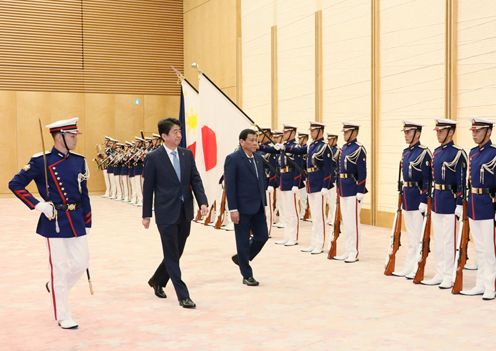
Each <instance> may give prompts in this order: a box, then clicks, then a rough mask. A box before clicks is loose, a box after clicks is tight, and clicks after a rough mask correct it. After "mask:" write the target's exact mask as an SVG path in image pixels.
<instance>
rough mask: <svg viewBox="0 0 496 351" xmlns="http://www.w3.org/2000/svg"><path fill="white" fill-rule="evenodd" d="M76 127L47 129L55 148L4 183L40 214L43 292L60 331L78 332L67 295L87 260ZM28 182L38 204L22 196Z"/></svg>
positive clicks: (87, 209)
mask: <svg viewBox="0 0 496 351" xmlns="http://www.w3.org/2000/svg"><path fill="white" fill-rule="evenodd" d="M77 121H78V118H72V119H68V120H61V121H57V122H55V123H52V124H49V125H47V128H49V129H50V133H51V134H52V136H53V140H54V147H53V148H52V150H51V151H46V152H40V153H38V154H35V155H33V156H32V157H31V160H30V161H29V163H28V164H26V166H24V167H23V169H22V170H21V171H20V172H19V173H17V174H16V175H15V176H14V178H12V180H11V181H10V182H9V189H10V190H11V191H12V192H13V193H14V194H15V195H16V196H17V197H18V198H19V199H20V200H21V201H22V202H23V203H24V204H25V205H26V206H28V207H29V209H31V210H33V209H35V210H37V211H39V212H40V213H41V215H40V219H39V221H38V227H37V229H36V232H37V233H38V234H40V235H41V236H43V237H45V238H46V241H47V245H48V255H49V262H50V270H51V271H50V281H49V283H47V285H46V287H47V289H48V290H49V291H50V292H51V294H52V301H53V308H54V313H55V320H57V321H58V324H59V326H60V327H61V328H63V329H73V328H77V327H78V324H77V323H76V322H75V321H74V320H73V319H72V317H71V312H70V309H69V305H68V297H69V290H70V289H71V288H72V287H73V286H74V284H76V282H77V281H78V280H79V278H80V277H81V275H83V273H84V272H85V270H86V269H87V267H88V257H89V255H88V243H87V241H86V234H88V232H89V230H90V229H89V228H90V227H91V206H90V199H89V197H88V188H87V185H86V183H87V180H88V176H89V171H88V166H87V164H86V161H85V159H84V157H83V156H81V155H78V154H76V153H74V152H72V151H71V150H73V149H74V148H75V147H76V144H77V135H78V134H79V131H78V129H77ZM44 153H45V154H46V164H45V162H44V158H43V154H44ZM45 172H46V173H45ZM45 176H46V177H47V178H48V184H47V183H46V181H45V179H46V178H45ZM31 181H34V182H35V183H36V186H37V188H38V191H39V193H40V197H41V199H37V198H35V197H34V196H33V195H32V194H31V193H30V192H29V191H28V190H26V187H27V186H28V184H29V183H31Z"/></svg>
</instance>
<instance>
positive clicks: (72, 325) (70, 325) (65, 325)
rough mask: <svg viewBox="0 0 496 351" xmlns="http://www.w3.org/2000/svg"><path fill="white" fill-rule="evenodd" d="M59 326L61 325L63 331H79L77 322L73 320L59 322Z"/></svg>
mask: <svg viewBox="0 0 496 351" xmlns="http://www.w3.org/2000/svg"><path fill="white" fill-rule="evenodd" d="M58 324H59V327H61V328H62V329H77V328H78V324H77V322H76V321H75V320H74V319H72V318H68V319H63V320H59V321H58Z"/></svg>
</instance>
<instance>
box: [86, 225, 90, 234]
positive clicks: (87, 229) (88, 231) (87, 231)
mask: <svg viewBox="0 0 496 351" xmlns="http://www.w3.org/2000/svg"><path fill="white" fill-rule="evenodd" d="M90 231H91V228H88V227H86V235H88V234H89V233H90Z"/></svg>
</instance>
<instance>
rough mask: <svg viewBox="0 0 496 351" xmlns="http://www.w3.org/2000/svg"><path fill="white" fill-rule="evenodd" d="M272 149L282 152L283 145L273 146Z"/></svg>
mask: <svg viewBox="0 0 496 351" xmlns="http://www.w3.org/2000/svg"><path fill="white" fill-rule="evenodd" d="M274 149H276V150H277V151H279V150H283V149H284V145H283V144H275V145H274Z"/></svg>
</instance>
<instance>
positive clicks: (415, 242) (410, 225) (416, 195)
mask: <svg viewBox="0 0 496 351" xmlns="http://www.w3.org/2000/svg"><path fill="white" fill-rule="evenodd" d="M422 127H423V126H422V125H421V124H419V123H417V122H413V121H403V130H402V131H403V133H404V136H405V143H406V144H407V145H408V147H407V148H406V149H404V150H403V153H402V155H401V161H400V169H401V175H402V179H403V182H402V184H403V188H402V189H403V190H402V191H403V196H402V197H403V199H402V206H401V207H402V211H403V218H404V220H405V227H406V237H407V238H408V246H407V247H408V251H407V254H406V257H405V263H404V265H403V269H402V270H401V271H395V272H393V275H395V276H397V277H406V278H407V279H413V278H414V277H415V273H416V271H417V264H416V263H417V261H416V258H417V252H418V249H419V245H421V243H422V234H423V233H422V224H423V216H422V213H421V212H420V211H419V206H421V207H423V209H424V212H425V209H426V208H427V195H428V191H429V184H431V176H432V171H431V164H432V153H431V152H430V150H429V149H428V148H427V147H426V146H423V145H422V144H420V136H421V134H422ZM400 181H401V179H400Z"/></svg>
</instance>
